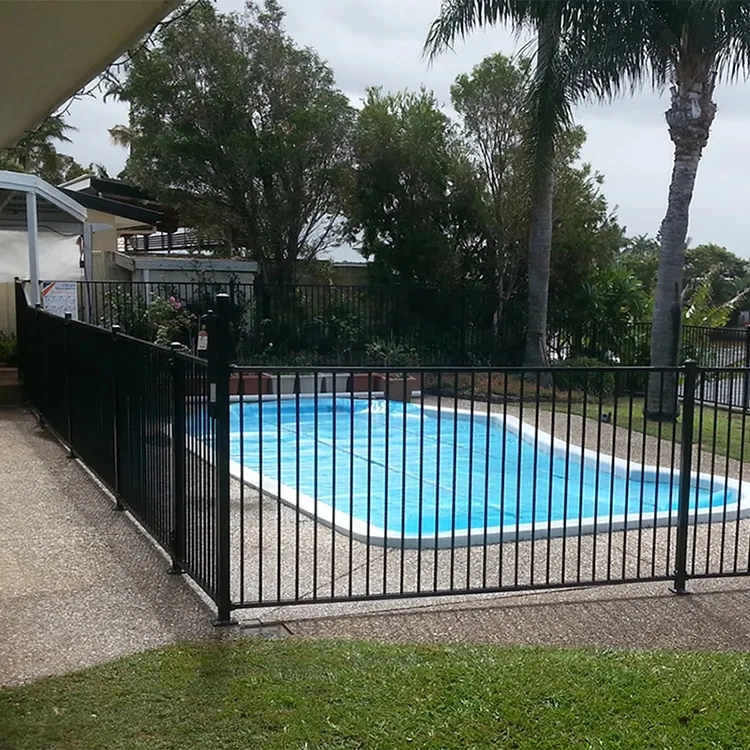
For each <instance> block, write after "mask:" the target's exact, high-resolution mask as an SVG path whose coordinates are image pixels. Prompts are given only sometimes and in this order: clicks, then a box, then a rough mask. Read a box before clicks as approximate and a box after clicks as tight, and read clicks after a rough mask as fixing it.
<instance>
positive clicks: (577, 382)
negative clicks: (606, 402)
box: [554, 357, 615, 396]
mask: <svg viewBox="0 0 750 750" xmlns="http://www.w3.org/2000/svg"><path fill="white" fill-rule="evenodd" d="M555 367H556V368H557V372H555V374H554V381H555V386H556V387H557V388H563V389H565V390H569V391H587V392H588V393H591V394H594V395H597V396H599V395H602V396H609V395H611V394H612V393H614V390H615V374H614V373H613V372H612V371H611V370H600V371H599V372H596V370H598V369H599V368H602V367H607V364H606V363H605V362H600V361H599V360H598V359H591V358H589V357H577V358H571V359H566V360H564V361H563V362H560V363H559V364H557V365H555ZM573 368H576V369H578V368H581V369H580V370H579V371H574V370H573ZM566 370H567V372H566ZM571 370H573V371H571Z"/></svg>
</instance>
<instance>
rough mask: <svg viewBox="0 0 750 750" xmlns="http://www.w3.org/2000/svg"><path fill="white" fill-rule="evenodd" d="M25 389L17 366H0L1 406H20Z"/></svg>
mask: <svg viewBox="0 0 750 750" xmlns="http://www.w3.org/2000/svg"><path fill="white" fill-rule="evenodd" d="M22 403H23V390H22V388H21V381H20V380H19V379H18V369H17V368H15V367H0V406H20V405H21V404H22Z"/></svg>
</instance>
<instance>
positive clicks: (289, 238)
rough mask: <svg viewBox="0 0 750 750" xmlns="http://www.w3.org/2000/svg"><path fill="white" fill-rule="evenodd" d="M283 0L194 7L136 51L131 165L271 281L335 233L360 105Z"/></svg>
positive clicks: (290, 274)
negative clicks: (296, 34)
mask: <svg viewBox="0 0 750 750" xmlns="http://www.w3.org/2000/svg"><path fill="white" fill-rule="evenodd" d="M283 17H284V14H283V11H282V10H281V7H280V6H279V4H278V2H276V0H266V2H265V3H264V4H263V6H262V7H261V6H259V5H257V4H255V3H252V2H251V3H248V5H247V11H246V13H245V14H244V15H242V16H238V15H222V14H220V13H217V12H216V11H215V10H214V9H213V8H212V7H211V6H210V5H205V6H200V7H196V8H195V9H194V10H193V11H192V12H191V13H190V14H188V15H186V16H185V17H183V18H182V19H180V20H179V21H176V22H175V23H172V24H170V25H169V26H165V27H163V28H162V29H161V30H160V31H159V32H158V34H157V36H156V40H155V44H154V45H153V46H152V47H150V48H148V49H144V50H142V51H141V52H140V53H139V54H138V55H135V56H134V57H133V58H132V60H131V61H130V65H129V69H128V71H127V76H126V79H125V81H124V83H123V85H122V86H121V87H120V88H119V91H118V92H117V93H118V95H119V96H120V97H121V98H122V99H124V100H125V101H127V102H129V104H130V122H129V126H128V127H129V128H130V131H131V135H132V139H131V153H130V157H129V160H128V164H127V168H126V172H127V174H128V175H129V176H131V177H132V178H133V179H136V180H137V181H138V182H139V183H140V184H143V185H144V186H145V187H148V188H150V189H152V190H153V191H154V192H156V193H157V194H159V195H161V196H162V197H163V198H164V199H166V200H170V201H172V202H174V203H176V204H177V206H178V208H179V209H180V211H181V215H182V216H184V217H185V220H186V221H187V222H190V223H191V224H193V225H194V226H196V227H197V228H199V229H201V230H202V231H204V232H205V233H210V234H211V235H212V236H214V237H217V238H219V239H220V240H221V241H222V242H223V244H224V245H225V246H226V248H227V252H228V253H231V254H233V255H237V256H247V257H250V258H253V259H255V260H258V261H259V262H260V263H261V268H262V273H263V274H264V275H265V277H266V279H267V280H268V281H270V282H272V283H287V282H291V281H293V280H294V279H295V277H296V275H297V273H298V271H299V270H300V264H303V263H304V262H305V261H307V260H310V259H312V258H314V257H315V255H316V254H317V253H318V252H319V251H321V250H323V249H325V248H326V247H327V246H329V245H330V244H331V243H332V242H333V241H334V240H335V239H336V232H337V230H338V227H339V225H340V218H341V211H342V199H341V186H342V183H343V182H344V179H345V176H346V174H347V173H348V168H349V163H350V140H351V127H352V123H353V117H354V113H353V110H352V109H351V107H350V106H349V103H348V99H347V97H346V96H345V95H344V94H343V93H342V92H341V91H339V90H338V89H337V88H336V86H335V83H334V78H333V73H332V71H331V69H330V68H329V67H328V66H327V65H326V64H325V63H324V62H323V61H322V60H321V59H320V58H319V57H318V56H317V55H316V54H315V53H314V52H313V51H312V50H310V49H301V48H299V47H298V46H296V45H295V44H294V42H293V41H292V40H291V39H290V38H289V36H288V35H287V34H286V33H285V31H284V28H283Z"/></svg>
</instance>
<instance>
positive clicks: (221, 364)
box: [209, 294, 235, 626]
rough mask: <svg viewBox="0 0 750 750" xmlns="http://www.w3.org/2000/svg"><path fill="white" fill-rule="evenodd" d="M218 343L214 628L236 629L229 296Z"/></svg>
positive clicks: (213, 352) (220, 304)
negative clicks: (231, 515)
mask: <svg viewBox="0 0 750 750" xmlns="http://www.w3.org/2000/svg"><path fill="white" fill-rule="evenodd" d="M212 334H213V337H214V341H213V343H212V344H210V345H209V360H210V361H211V360H212V366H211V367H210V371H209V372H210V379H211V380H210V386H209V388H210V399H211V400H212V401H213V402H214V404H213V406H214V419H215V420H216V425H215V429H216V469H217V471H218V472H219V476H218V482H217V488H218V497H217V511H218V518H217V532H218V533H217V539H216V542H217V544H218V549H217V550H216V560H217V569H216V576H217V578H216V606H217V609H218V617H217V618H216V620H215V621H214V625H217V626H221V625H233V624H235V620H233V619H232V600H231V589H230V543H231V539H230V518H229V492H230V483H229V460H230V459H229V456H230V445H229V373H230V360H229V357H230V331H229V295H228V294H218V295H216V316H215V318H214V330H213V332H212Z"/></svg>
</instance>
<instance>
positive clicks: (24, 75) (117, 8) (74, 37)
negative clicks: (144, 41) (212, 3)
mask: <svg viewBox="0 0 750 750" xmlns="http://www.w3.org/2000/svg"><path fill="white" fill-rule="evenodd" d="M180 4H181V2H180V0H96V1H95V2H94V1H92V0H33V2H2V3H0V95H1V96H2V107H0V148H7V147H8V146H12V145H13V144H14V143H15V142H16V141H17V140H18V139H19V138H20V137H21V136H22V135H23V134H24V132H26V131H27V130H30V129H31V128H34V127H36V126H37V125H38V124H39V123H40V122H41V121H42V120H43V119H44V118H45V117H46V116H47V115H48V114H50V113H51V112H53V111H54V110H56V109H57V108H58V107H60V106H61V105H62V104H63V103H64V102H66V101H67V100H68V99H70V97H71V96H73V95H74V94H75V93H76V92H77V91H79V90H80V89H81V88H83V87H84V86H85V85H86V84H87V83H88V82H89V81H91V80H92V79H94V78H95V77H96V76H97V75H98V74H99V73H101V72H102V71H103V70H104V69H105V68H106V67H107V66H108V65H109V64H110V63H111V62H112V61H113V60H115V59H116V58H117V57H119V56H120V55H121V54H123V53H124V52H125V51H127V49H128V48H129V47H131V46H133V45H135V44H136V43H137V42H138V41H139V40H140V39H141V38H142V37H143V36H144V35H145V34H147V33H148V32H149V31H150V30H151V29H152V28H153V27H154V26H155V25H156V24H157V23H158V22H159V21H160V20H161V19H162V18H164V16H166V15H167V14H168V13H170V12H171V11H172V10H174V9H175V8H176V7H178V6H179V5H180Z"/></svg>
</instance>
